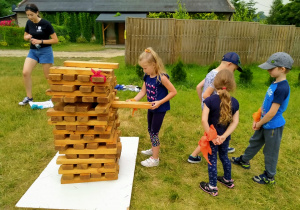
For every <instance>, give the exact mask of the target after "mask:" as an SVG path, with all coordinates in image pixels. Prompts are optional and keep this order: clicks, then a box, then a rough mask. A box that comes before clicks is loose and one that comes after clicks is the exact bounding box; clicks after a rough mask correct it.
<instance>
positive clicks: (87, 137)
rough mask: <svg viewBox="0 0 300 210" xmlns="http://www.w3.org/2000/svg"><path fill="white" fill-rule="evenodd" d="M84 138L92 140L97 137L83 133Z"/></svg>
mask: <svg viewBox="0 0 300 210" xmlns="http://www.w3.org/2000/svg"><path fill="white" fill-rule="evenodd" d="M83 139H84V140H87V141H92V140H94V139H95V135H89V134H85V135H83Z"/></svg>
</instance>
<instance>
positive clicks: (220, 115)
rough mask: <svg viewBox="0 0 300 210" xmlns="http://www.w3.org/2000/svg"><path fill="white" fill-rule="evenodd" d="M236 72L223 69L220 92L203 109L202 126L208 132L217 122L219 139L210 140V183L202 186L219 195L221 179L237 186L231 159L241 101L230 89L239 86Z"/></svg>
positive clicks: (217, 87) (217, 80)
mask: <svg viewBox="0 0 300 210" xmlns="http://www.w3.org/2000/svg"><path fill="white" fill-rule="evenodd" d="M235 86H236V84H235V80H234V76H233V73H232V72H231V71H229V70H222V71H220V72H219V73H218V74H217V75H216V77H215V80H214V87H215V90H216V92H217V94H215V95H212V96H210V97H208V98H206V99H205V100H204V102H203V103H204V107H203V111H202V125H203V128H204V131H205V132H206V133H209V132H210V127H211V126H212V125H213V127H214V128H215V130H216V131H217V138H215V139H213V140H212V141H210V142H209V145H210V148H211V154H208V160H209V162H210V163H211V164H208V175H209V183H206V182H201V183H200V188H201V189H202V190H203V191H205V192H207V193H209V194H211V195H213V196H216V195H218V188H217V181H218V182H220V183H222V184H224V185H225V186H226V187H228V188H233V187H234V184H233V182H234V181H233V180H232V179H231V162H230V160H229V158H228V145H229V141H230V134H231V133H232V132H233V131H234V130H235V128H236V127H237V125H238V122H239V102H238V101H237V100H236V99H235V98H234V97H231V95H230V92H231V91H233V90H234V89H235ZM217 153H219V158H220V160H221V162H222V165H223V170H224V176H217Z"/></svg>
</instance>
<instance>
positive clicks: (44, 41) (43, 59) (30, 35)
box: [19, 4, 58, 106]
mask: <svg viewBox="0 0 300 210" xmlns="http://www.w3.org/2000/svg"><path fill="white" fill-rule="evenodd" d="M25 12H26V15H27V17H28V19H29V20H28V21H27V23H26V26H25V33H24V39H25V40H26V41H30V43H31V44H30V50H29V53H28V55H27V58H26V59H25V63H24V67H23V78H24V85H25V90H26V94H27V96H26V97H25V98H24V100H23V101H21V102H20V103H19V105H21V106H23V105H26V104H28V103H29V102H30V101H33V97H32V80H31V72H32V70H33V69H34V67H35V66H36V64H37V63H41V64H42V65H43V70H44V75H45V77H46V79H47V78H48V75H49V69H50V67H51V66H52V64H53V63H54V57H53V50H52V47H51V45H52V44H56V43H58V38H57V36H56V33H55V32H54V29H53V27H52V25H51V23H50V22H48V21H47V20H44V19H42V18H40V16H39V10H38V8H37V6H36V5H34V4H27V5H26V7H25ZM49 37H51V39H49Z"/></svg>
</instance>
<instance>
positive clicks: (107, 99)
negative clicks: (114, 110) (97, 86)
mask: <svg viewBox="0 0 300 210" xmlns="http://www.w3.org/2000/svg"><path fill="white" fill-rule="evenodd" d="M97 102H98V103H101V104H106V103H109V102H110V97H109V96H107V97H97Z"/></svg>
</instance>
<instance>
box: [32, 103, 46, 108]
mask: <svg viewBox="0 0 300 210" xmlns="http://www.w3.org/2000/svg"><path fill="white" fill-rule="evenodd" d="M31 109H43V106H42V105H40V106H39V105H36V104H32V106H31Z"/></svg>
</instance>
